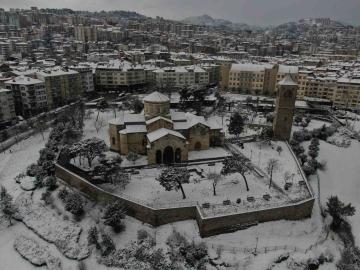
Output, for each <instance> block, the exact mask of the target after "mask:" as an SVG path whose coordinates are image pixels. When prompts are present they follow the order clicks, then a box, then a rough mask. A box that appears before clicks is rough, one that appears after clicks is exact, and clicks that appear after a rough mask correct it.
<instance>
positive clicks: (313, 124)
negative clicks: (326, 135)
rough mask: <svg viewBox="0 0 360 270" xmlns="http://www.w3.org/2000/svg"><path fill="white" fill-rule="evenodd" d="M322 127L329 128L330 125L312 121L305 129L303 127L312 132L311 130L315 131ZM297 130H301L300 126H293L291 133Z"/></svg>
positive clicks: (315, 120)
mask: <svg viewBox="0 0 360 270" xmlns="http://www.w3.org/2000/svg"><path fill="white" fill-rule="evenodd" d="M323 125H325V126H327V127H328V126H330V125H331V123H329V122H325V121H321V120H317V119H312V120H311V122H310V123H309V125H308V126H307V127H305V129H307V130H313V129H317V128H321V127H322V126H323ZM299 130H303V127H302V126H296V125H293V128H292V131H293V132H294V131H299Z"/></svg>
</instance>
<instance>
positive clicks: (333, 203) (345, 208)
mask: <svg viewBox="0 0 360 270" xmlns="http://www.w3.org/2000/svg"><path fill="white" fill-rule="evenodd" d="M326 211H327V212H328V213H329V214H330V216H332V218H333V222H332V224H331V227H332V229H333V230H337V229H339V228H340V226H341V224H342V223H343V221H344V219H345V218H346V217H349V216H353V215H355V207H353V206H352V205H351V204H350V203H349V204H347V205H345V203H343V202H342V201H340V200H339V198H338V197H337V196H331V197H330V198H328V201H327V202H326Z"/></svg>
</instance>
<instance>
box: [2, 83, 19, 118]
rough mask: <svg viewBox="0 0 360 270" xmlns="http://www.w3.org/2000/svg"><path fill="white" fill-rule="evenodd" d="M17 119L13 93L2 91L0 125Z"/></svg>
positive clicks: (6, 90)
mask: <svg viewBox="0 0 360 270" xmlns="http://www.w3.org/2000/svg"><path fill="white" fill-rule="evenodd" d="M15 117H16V113H15V103H14V98H13V93H12V91H11V90H9V89H0V123H1V122H8V121H11V120H12V119H13V118H15Z"/></svg>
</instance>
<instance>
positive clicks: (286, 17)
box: [0, 0, 360, 25]
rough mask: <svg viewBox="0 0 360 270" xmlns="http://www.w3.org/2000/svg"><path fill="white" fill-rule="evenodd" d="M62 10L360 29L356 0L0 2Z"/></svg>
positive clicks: (358, 0)
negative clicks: (333, 22)
mask: <svg viewBox="0 0 360 270" xmlns="http://www.w3.org/2000/svg"><path fill="white" fill-rule="evenodd" d="M30 6H38V7H53V8H54V7H66V8H71V9H75V10H91V11H95V10H115V9H117V10H132V11H137V12H139V13H142V14H144V15H148V16H152V17H155V16H162V17H165V18H169V19H183V18H185V17H189V16H197V15H203V14H208V15H210V16H212V17H214V18H222V19H228V20H231V21H233V22H242V23H248V24H253V25H269V24H279V23H283V22H288V21H293V20H297V19H300V18H309V17H330V18H334V19H337V20H340V21H344V22H349V23H353V24H357V25H360V0H0V7H3V8H5V9H8V8H10V7H20V8H28V7H30Z"/></svg>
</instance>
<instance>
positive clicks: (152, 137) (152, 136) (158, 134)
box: [147, 128, 186, 143]
mask: <svg viewBox="0 0 360 270" xmlns="http://www.w3.org/2000/svg"><path fill="white" fill-rule="evenodd" d="M169 134H170V135H173V136H175V137H178V138H181V139H183V140H186V138H185V137H184V136H183V135H181V133H179V132H177V131H174V130H170V129H167V128H160V129H158V130H155V131H153V132H151V133H148V134H147V138H148V140H149V142H150V143H152V142H154V141H157V140H158V139H160V138H162V137H164V136H166V135H169Z"/></svg>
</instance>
